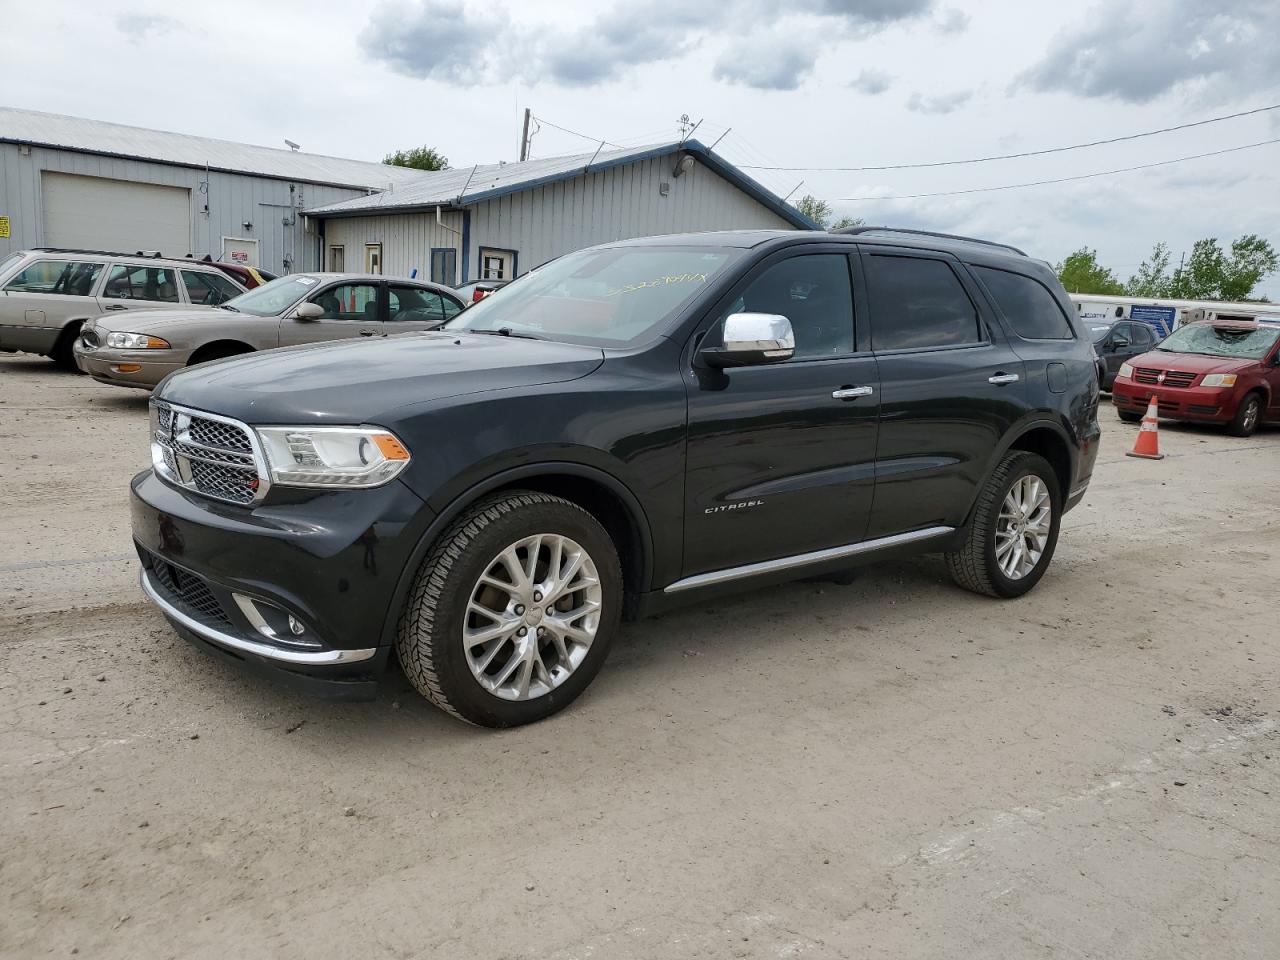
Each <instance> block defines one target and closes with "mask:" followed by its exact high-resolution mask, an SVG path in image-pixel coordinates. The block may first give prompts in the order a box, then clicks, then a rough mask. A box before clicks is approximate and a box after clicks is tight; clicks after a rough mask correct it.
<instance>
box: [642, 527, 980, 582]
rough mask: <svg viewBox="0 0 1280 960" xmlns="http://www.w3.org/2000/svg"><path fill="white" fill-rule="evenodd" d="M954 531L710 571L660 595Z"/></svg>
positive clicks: (928, 530)
mask: <svg viewBox="0 0 1280 960" xmlns="http://www.w3.org/2000/svg"><path fill="white" fill-rule="evenodd" d="M955 531H956V528H955V527H926V528H925V529H923V530H912V531H910V532H908V533H895V534H894V535H893V536H891V537H880V538H878V539H876V540H863V541H862V542H861V543H850V544H846V545H845V546H843V547H829V548H827V549H826V550H814V551H813V552H811V553H797V554H795V555H794V556H791V557H779V558H778V559H777V560H762V561H760V562H759V563H748V564H744V565H743V566H741V567H729V568H728V569H726V570H713V571H711V572H710V573H699V574H696V575H695V576H692V577H685V578H684V579H683V580H677V581H676V582H675V583H672V584H670V585H668V586H667V587H665V588H663V591H662V592H663V593H679V592H680V591H681V590H693V589H695V588H697V587H709V586H711V585H713V584H717V583H728V582H729V581H731V580H742V579H745V578H747V577H756V576H760V575H761V574H766V573H779V572H781V571H783V570H794V569H796V568H798V567H807V566H809V565H810V564H814V563H822V562H823V561H824V560H839V559H842V558H844V557H856V556H859V555H860V554H864V553H874V552H875V551H877V550H887V549H889V548H890V547H900V546H904V545H906V544H908V543H917V542H919V541H921V540H932V539H934V538H935V537H945V536H946V535H947V534H949V533H955Z"/></svg>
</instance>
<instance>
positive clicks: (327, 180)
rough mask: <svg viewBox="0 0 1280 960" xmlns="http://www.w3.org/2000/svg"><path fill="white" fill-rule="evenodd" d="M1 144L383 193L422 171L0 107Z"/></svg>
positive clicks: (420, 173) (410, 179)
mask: <svg viewBox="0 0 1280 960" xmlns="http://www.w3.org/2000/svg"><path fill="white" fill-rule="evenodd" d="M0 143H25V144H31V145H33V146H42V147H55V148H57V149H60V150H74V151H77V152H81V153H97V154H106V155H108V156H113V157H126V158H129V159H136V160H151V161H154V162H157V163H169V164H176V165H178V166H184V167H200V168H204V167H206V166H207V167H208V168H209V169H210V170H217V171H219V172H226V173H247V174H256V175H258V176H263V177H272V178H274V179H279V180H295V181H299V182H303V183H319V184H330V185H333V186H343V187H352V188H356V189H374V190H385V189H386V188H387V187H389V186H391V185H392V184H396V183H405V182H409V181H412V180H415V179H417V178H418V177H419V176H421V175H422V171H420V170H410V169H406V168H404V167H392V166H388V165H387V164H383V163H375V162H373V161H370V160H345V159H343V158H341V157H326V156H321V155H320V154H316V153H303V152H301V151H296V152H295V151H293V150H285V149H276V148H275V147H259V146H255V145H253V144H249V143H233V142H232V141H230V140H214V139H211V138H209V137H195V136H191V135H190V134H186V133H167V132H165V131H162V130H147V129H145V128H143V127H130V126H126V125H124V124H121V123H106V122H104V121H102V120H86V119H84V118H82V117H68V116H64V115H62V114H58V113H39V112H37V111H34V110H19V109H17V108H15V107H0Z"/></svg>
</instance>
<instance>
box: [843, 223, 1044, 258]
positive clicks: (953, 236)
mask: <svg viewBox="0 0 1280 960" xmlns="http://www.w3.org/2000/svg"><path fill="white" fill-rule="evenodd" d="M831 232H832V233H846V234H860V233H906V234H909V235H911V236H913V237H937V238H938V239H939V240H960V241H963V242H964V243H980V244H982V245H983V246H985V247H999V248H1000V249H1001V250H1008V251H1010V252H1011V253H1016V254H1017V255H1018V256H1020V257H1025V256H1026V255H1027V254H1026V251H1024V250H1019V249H1018V248H1017V247H1012V246H1010V245H1009V244H1007V243H996V241H994V240H981V239H979V238H978V237H962V236H960V235H959V234H958V233H935V232H934V231H933V230H911V229H909V228H907V227H844V228H842V229H840V230H832V231H831Z"/></svg>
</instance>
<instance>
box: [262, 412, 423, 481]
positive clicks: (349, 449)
mask: <svg viewBox="0 0 1280 960" xmlns="http://www.w3.org/2000/svg"><path fill="white" fill-rule="evenodd" d="M255 429H256V431H257V434H258V439H259V440H260V441H261V442H262V449H263V452H264V453H265V454H266V456H267V469H268V470H269V471H270V472H271V482H272V483H278V484H280V485H281V486H285V487H348V488H351V487H355V488H360V487H380V486H382V485H383V484H384V483H387V482H388V481H390V480H391V479H393V478H394V477H395V476H396V475H397V474H398V473H399V472H400V471H401V470H403V469H404V468H405V467H406V466H408V464H409V451H408V450H407V449H405V446H404V444H402V443H401V442H400V441H399V440H397V439H396V438H395V435H394V434H392V433H391V432H390V431H388V430H382V429H380V428H378V427H257V428H255Z"/></svg>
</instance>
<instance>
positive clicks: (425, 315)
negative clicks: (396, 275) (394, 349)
mask: <svg viewBox="0 0 1280 960" xmlns="http://www.w3.org/2000/svg"><path fill="white" fill-rule="evenodd" d="M387 294H388V299H387V319H388V320H390V321H391V322H392V323H444V321H445V320H447V319H448V318H449V317H451V316H453V314H452V313H450V314H446V313H445V312H444V298H443V297H441V296H440V294H438V293H436V292H435V291H434V290H424V289H422V288H421V287H409V286H404V287H400V286H391V287H388V288H387ZM454 312H455V313H456V312H457V311H454Z"/></svg>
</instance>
